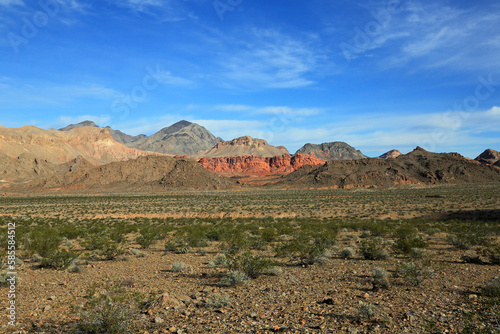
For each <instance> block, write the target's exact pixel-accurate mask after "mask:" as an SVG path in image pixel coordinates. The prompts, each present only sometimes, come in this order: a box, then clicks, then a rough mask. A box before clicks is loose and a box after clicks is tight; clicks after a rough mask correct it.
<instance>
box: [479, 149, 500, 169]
mask: <svg viewBox="0 0 500 334" xmlns="http://www.w3.org/2000/svg"><path fill="white" fill-rule="evenodd" d="M474 160H476V161H478V162H480V163H482V164H488V165H495V166H500V152H499V151H495V150H491V149H487V150H486V151H484V152H483V153H481V154H480V155H479V156H478V157H477V158H476V159H474Z"/></svg>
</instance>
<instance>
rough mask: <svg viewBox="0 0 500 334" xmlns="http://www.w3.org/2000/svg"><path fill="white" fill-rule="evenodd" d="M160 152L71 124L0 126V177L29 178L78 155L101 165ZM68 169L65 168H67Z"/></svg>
mask: <svg viewBox="0 0 500 334" xmlns="http://www.w3.org/2000/svg"><path fill="white" fill-rule="evenodd" d="M143 155H160V154H159V153H156V152H145V151H140V150H137V149H133V148H129V147H126V146H124V145H122V144H120V143H118V142H116V141H115V140H114V139H113V137H112V136H111V134H110V133H109V131H108V130H107V129H103V128H99V127H75V128H73V129H71V130H69V131H58V130H54V129H50V130H44V129H40V128H37V127H34V126H24V127H21V128H17V129H15V128H7V127H2V126H0V160H1V168H0V178H2V179H9V180H11V181H19V180H24V181H26V180H30V179H34V178H39V177H42V176H46V175H49V174H51V173H59V172H61V170H63V169H64V168H63V169H61V168H60V167H59V165H62V164H64V163H71V161H72V160H73V159H75V158H77V157H78V156H81V157H83V158H84V159H85V160H87V161H89V162H90V163H93V164H97V165H103V164H106V163H110V162H113V161H123V160H129V159H135V158H137V157H139V156H143ZM68 168H69V167H68Z"/></svg>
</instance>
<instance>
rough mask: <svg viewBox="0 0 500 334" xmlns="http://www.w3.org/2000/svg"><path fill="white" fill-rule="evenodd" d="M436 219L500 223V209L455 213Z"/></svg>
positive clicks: (445, 214)
mask: <svg viewBox="0 0 500 334" xmlns="http://www.w3.org/2000/svg"><path fill="white" fill-rule="evenodd" d="M436 218H438V219H440V220H479V221H488V222H491V221H500V209H492V210H467V211H455V212H448V213H443V214H440V215H439V216H438V217H436Z"/></svg>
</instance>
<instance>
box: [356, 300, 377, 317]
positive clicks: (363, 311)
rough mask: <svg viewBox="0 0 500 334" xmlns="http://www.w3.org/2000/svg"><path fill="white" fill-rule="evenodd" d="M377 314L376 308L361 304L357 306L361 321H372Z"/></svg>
mask: <svg viewBox="0 0 500 334" xmlns="http://www.w3.org/2000/svg"><path fill="white" fill-rule="evenodd" d="M376 313H377V307H376V306H374V305H370V304H365V303H362V304H360V305H359V306H358V316H359V318H361V319H372V318H373V317H374V316H375V314H376Z"/></svg>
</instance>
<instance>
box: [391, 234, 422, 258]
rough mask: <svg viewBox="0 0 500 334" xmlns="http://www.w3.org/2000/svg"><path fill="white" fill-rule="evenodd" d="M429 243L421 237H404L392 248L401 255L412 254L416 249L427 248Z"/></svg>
mask: <svg viewBox="0 0 500 334" xmlns="http://www.w3.org/2000/svg"><path fill="white" fill-rule="evenodd" d="M428 245H429V243H428V242H427V241H426V240H425V239H424V238H423V237H422V236H420V235H412V236H406V237H402V238H399V239H397V240H396V242H395V243H394V245H393V246H392V248H393V249H394V250H395V251H396V252H399V253H403V254H411V250H412V249H414V248H419V249H424V248H427V246H428Z"/></svg>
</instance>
